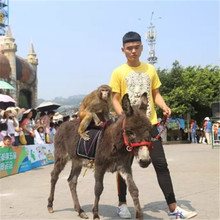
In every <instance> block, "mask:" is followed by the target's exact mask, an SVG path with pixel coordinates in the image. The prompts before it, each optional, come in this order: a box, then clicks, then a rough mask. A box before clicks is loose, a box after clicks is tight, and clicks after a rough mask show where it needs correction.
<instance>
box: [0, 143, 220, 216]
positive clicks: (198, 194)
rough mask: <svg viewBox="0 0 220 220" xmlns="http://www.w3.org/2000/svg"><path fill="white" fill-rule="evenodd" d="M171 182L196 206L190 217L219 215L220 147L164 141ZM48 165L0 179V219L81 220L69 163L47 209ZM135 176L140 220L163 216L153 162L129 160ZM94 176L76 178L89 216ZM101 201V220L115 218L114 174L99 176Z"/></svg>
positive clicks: (182, 198) (185, 201)
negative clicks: (73, 196)
mask: <svg viewBox="0 0 220 220" xmlns="http://www.w3.org/2000/svg"><path fill="white" fill-rule="evenodd" d="M164 148H165V152H166V156H167V160H168V163H169V169H170V172H171V175H172V180H173V185H174V188H175V193H176V197H177V200H178V203H179V205H181V206H182V207H184V208H186V209H189V210H196V211H197V212H198V216H197V217H195V219H213V220H214V219H215V220H216V219H220V212H219V207H220V201H219V200H220V190H219V188H220V184H219V176H220V172H219V171H220V167H219V161H220V148H216V149H212V148H211V146H208V145H203V144H197V145H196V144H175V145H164ZM52 168H53V165H47V166H44V167H40V168H36V169H34V170H31V171H28V172H25V173H21V174H16V175H13V176H9V177H5V178H2V179H0V219H13V220H14V219H31V220H33V219H37V220H43V219H44V220H46V219H62V220H66V219H74V220H75V219H80V218H79V217H78V216H77V213H76V212H74V209H73V203H72V199H71V195H70V191H69V187H68V183H67V181H66V179H67V178H68V175H69V170H70V163H68V164H67V166H66V167H65V170H64V171H63V172H62V173H61V175H60V179H59V180H58V182H57V187H56V192H55V201H54V210H55V212H54V213H53V214H49V213H48V212H47V198H48V195H49V188H50V172H51V170H52ZM133 173H134V179H135V181H136V184H137V186H138V187H139V191H140V201H141V205H142V208H143V212H144V218H145V219H157V220H159V219H168V217H167V206H166V203H165V201H164V198H163V195H162V193H161V191H160V188H159V186H158V183H157V180H156V176H155V172H154V169H153V167H152V165H151V166H150V167H149V168H147V169H143V168H140V167H139V166H138V164H137V163H134V164H133ZM93 187H94V179H93V172H92V170H89V171H87V173H86V175H85V177H82V175H81V176H80V178H79V185H78V194H79V198H80V202H81V205H82V207H83V209H84V210H85V211H86V212H87V213H88V215H89V218H90V219H92V213H91V210H92V204H93V200H94V196H93ZM104 187H105V189H104V192H103V194H102V197H101V200H100V216H101V218H102V219H105V220H106V219H118V217H117V215H116V206H117V193H116V192H117V191H116V177H115V174H111V173H108V174H106V175H105V179H104ZM127 199H128V206H129V210H130V211H131V213H132V215H133V216H134V209H133V203H132V200H131V197H130V195H128V196H127Z"/></svg>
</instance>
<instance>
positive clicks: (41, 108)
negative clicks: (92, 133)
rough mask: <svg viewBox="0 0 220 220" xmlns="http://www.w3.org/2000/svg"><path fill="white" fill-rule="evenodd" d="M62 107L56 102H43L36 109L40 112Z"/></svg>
mask: <svg viewBox="0 0 220 220" xmlns="http://www.w3.org/2000/svg"><path fill="white" fill-rule="evenodd" d="M60 106H61V105H60V104H57V103H55V102H42V103H41V104H40V105H38V106H37V107H36V109H37V110H38V111H40V112H44V111H53V110H56V109H58V108H59V107H60Z"/></svg>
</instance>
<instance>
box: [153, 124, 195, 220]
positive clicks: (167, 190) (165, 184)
mask: <svg viewBox="0 0 220 220" xmlns="http://www.w3.org/2000/svg"><path fill="white" fill-rule="evenodd" d="M152 133H153V134H152V135H153V137H155V136H156V135H157V134H158V131H157V128H156V127H155V126H154V128H153V132H152ZM153 147H154V149H153V150H152V152H151V155H150V156H151V159H152V163H153V166H154V168H155V171H156V174H157V179H158V183H159V185H160V188H161V190H162V192H163V194H164V197H165V199H166V202H167V205H168V207H169V211H170V212H169V216H170V217H171V218H173V219H176V218H185V219H188V218H192V217H194V216H196V215H197V213H196V212H191V211H186V210H184V209H182V208H180V207H179V206H177V203H176V198H175V195H174V191H173V185H172V181H171V177H170V172H169V169H168V164H167V161H166V157H165V153H164V149H163V145H162V143H161V141H160V140H158V141H154V142H153Z"/></svg>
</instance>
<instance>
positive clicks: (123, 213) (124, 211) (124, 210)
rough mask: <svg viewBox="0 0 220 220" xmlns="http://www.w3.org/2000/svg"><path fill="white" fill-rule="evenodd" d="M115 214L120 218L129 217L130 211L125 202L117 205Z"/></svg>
mask: <svg viewBox="0 0 220 220" xmlns="http://www.w3.org/2000/svg"><path fill="white" fill-rule="evenodd" d="M117 214H118V215H119V217H121V218H131V213H130V212H129V210H128V207H127V205H125V204H122V205H120V206H118V208H117Z"/></svg>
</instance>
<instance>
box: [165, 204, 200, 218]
mask: <svg viewBox="0 0 220 220" xmlns="http://www.w3.org/2000/svg"><path fill="white" fill-rule="evenodd" d="M168 215H169V216H170V219H189V218H193V217H195V216H196V215H197V212H192V211H186V210H184V209H182V208H180V207H179V206H177V207H176V209H175V210H174V212H169V214H168Z"/></svg>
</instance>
